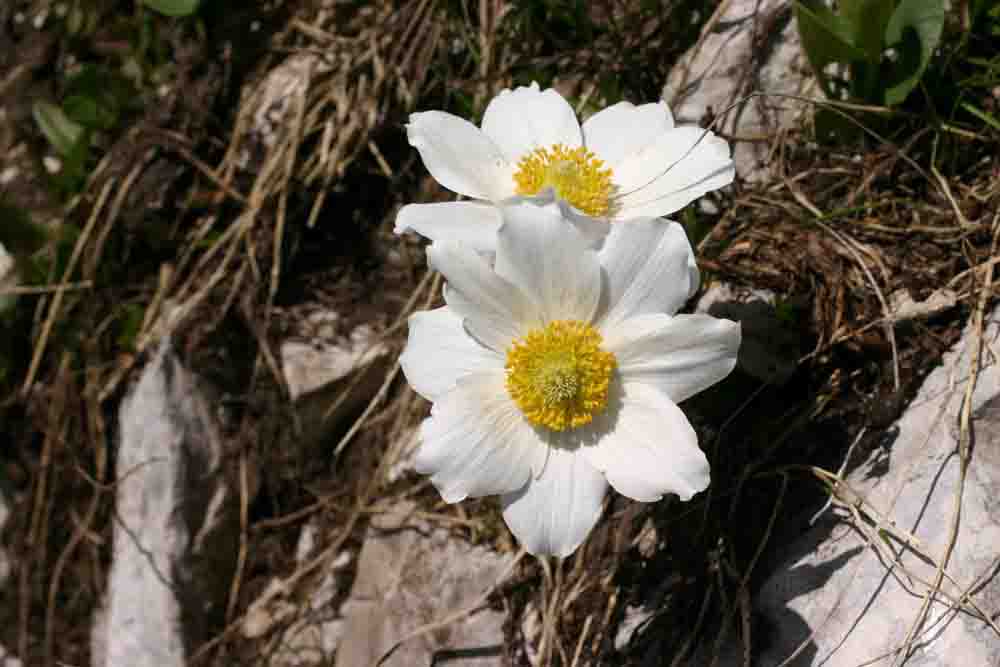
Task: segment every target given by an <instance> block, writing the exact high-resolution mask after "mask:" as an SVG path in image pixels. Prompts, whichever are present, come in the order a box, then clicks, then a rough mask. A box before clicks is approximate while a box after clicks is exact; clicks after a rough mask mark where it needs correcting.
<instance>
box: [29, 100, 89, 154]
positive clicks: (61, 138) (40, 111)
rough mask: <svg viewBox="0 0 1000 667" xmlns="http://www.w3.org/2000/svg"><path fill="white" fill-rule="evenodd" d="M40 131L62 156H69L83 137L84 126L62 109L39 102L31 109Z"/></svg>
mask: <svg viewBox="0 0 1000 667" xmlns="http://www.w3.org/2000/svg"><path fill="white" fill-rule="evenodd" d="M31 113H32V115H33V116H34V117H35V123H37V124H38V129H40V130H41V131H42V134H44V135H45V138H46V139H48V141H49V143H50V144H52V147H53V148H55V149H56V152H57V153H59V154H60V155H63V156H65V155H69V154H70V153H72V152H73V147H74V146H76V145H77V143H78V142H79V141H80V137H82V136H83V126H81V125H80V124H79V123H77V122H76V121H74V120H72V119H71V118H70V117H69V116H67V115H66V112H64V111H63V110H62V109H60V108H59V107H57V106H56V105H54V104H51V103H49V102H43V101H37V102H35V104H34V106H33V107H32V109H31Z"/></svg>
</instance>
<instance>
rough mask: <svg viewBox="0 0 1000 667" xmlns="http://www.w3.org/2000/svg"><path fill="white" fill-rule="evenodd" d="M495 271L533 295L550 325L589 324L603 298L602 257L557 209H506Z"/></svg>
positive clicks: (526, 204)
mask: <svg viewBox="0 0 1000 667" xmlns="http://www.w3.org/2000/svg"><path fill="white" fill-rule="evenodd" d="M501 212H502V214H503V219H504V225H503V226H502V227H501V228H500V232H499V233H498V235H497V256H496V272H497V273H498V274H500V275H501V276H503V277H504V278H506V279H508V280H510V281H511V282H512V283H514V284H515V285H517V286H518V287H520V288H521V290H523V291H524V293H525V294H530V295H532V297H533V298H534V299H535V301H536V302H537V303H538V305H539V307H540V308H541V312H542V316H543V318H544V319H545V320H546V321H551V320H562V319H570V320H582V321H584V322H590V321H591V319H592V318H593V316H594V313H595V312H596V310H597V306H598V303H599V302H600V298H601V265H600V263H599V262H598V261H597V253H596V252H595V251H594V250H591V249H590V248H589V247H588V243H587V241H586V240H585V239H584V238H583V236H581V235H580V234H579V232H578V231H577V229H576V227H575V226H574V225H573V224H572V223H571V222H569V221H568V220H567V219H566V218H564V217H563V215H562V213H561V209H560V207H559V206H558V205H556V204H552V205H548V206H538V205H536V204H535V203H532V202H530V201H525V202H520V203H517V204H512V205H509V206H503V207H501Z"/></svg>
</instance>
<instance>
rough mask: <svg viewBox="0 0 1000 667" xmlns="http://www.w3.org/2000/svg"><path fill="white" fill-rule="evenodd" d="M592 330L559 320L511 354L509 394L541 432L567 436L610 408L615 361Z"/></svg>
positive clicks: (516, 343)
mask: <svg viewBox="0 0 1000 667" xmlns="http://www.w3.org/2000/svg"><path fill="white" fill-rule="evenodd" d="M602 341H603V339H602V338H601V334H599V333H598V332H597V331H596V330H595V329H594V328H593V327H592V326H590V325H589V324H586V323H584V322H578V321H574V320H554V321H552V322H549V323H548V325H546V326H545V328H543V329H535V330H534V331H532V332H530V333H529V334H528V335H527V336H525V337H524V338H522V339H520V340H516V341H514V344H513V346H512V347H511V348H510V350H508V351H507V364H506V368H507V391H508V392H509V393H510V396H511V398H512V399H513V400H514V402H515V403H516V404H517V406H518V407H519V408H520V409H521V412H523V413H524V416H525V417H526V418H527V419H528V421H529V422H531V423H532V424H534V425H535V426H545V427H546V428H550V429H552V430H553V431H564V430H566V429H568V428H576V427H577V426H583V425H584V424H589V423H590V422H591V420H593V418H594V415H595V414H596V413H598V412H600V411H601V410H603V409H604V408H605V407H606V406H607V404H608V385H609V384H610V382H611V373H612V371H614V369H615V365H616V361H615V355H613V354H611V353H610V352H605V351H604V350H602V349H601V343H602Z"/></svg>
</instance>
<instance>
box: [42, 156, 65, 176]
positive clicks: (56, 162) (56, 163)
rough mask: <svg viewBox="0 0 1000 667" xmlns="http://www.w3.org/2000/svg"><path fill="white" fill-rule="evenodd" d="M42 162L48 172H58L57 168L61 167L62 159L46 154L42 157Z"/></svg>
mask: <svg viewBox="0 0 1000 667" xmlns="http://www.w3.org/2000/svg"><path fill="white" fill-rule="evenodd" d="M42 164H43V165H45V171H47V172H49V173H50V174H55V173H58V172H59V170H60V169H62V160H60V159H59V158H57V157H55V156H54V155H46V156H45V157H43V158H42Z"/></svg>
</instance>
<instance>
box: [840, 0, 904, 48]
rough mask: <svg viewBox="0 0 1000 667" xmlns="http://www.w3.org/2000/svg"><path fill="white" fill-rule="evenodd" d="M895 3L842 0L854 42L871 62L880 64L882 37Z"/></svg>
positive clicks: (842, 7)
mask: <svg viewBox="0 0 1000 667" xmlns="http://www.w3.org/2000/svg"><path fill="white" fill-rule="evenodd" d="M895 4H896V3H895V2H894V1H893V0H840V13H841V15H842V16H843V17H844V19H845V20H846V21H847V23H848V25H849V26H850V33H851V35H852V38H853V39H852V42H853V43H854V44H856V45H857V46H858V48H860V49H861V50H862V51H863V52H864V53H865V57H866V60H868V62H870V63H873V64H878V62H879V60H881V59H882V51H883V44H882V38H883V36H884V35H885V28H886V26H887V25H888V24H889V19H890V17H891V16H892V10H893V8H894V7H895Z"/></svg>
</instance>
